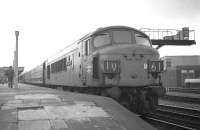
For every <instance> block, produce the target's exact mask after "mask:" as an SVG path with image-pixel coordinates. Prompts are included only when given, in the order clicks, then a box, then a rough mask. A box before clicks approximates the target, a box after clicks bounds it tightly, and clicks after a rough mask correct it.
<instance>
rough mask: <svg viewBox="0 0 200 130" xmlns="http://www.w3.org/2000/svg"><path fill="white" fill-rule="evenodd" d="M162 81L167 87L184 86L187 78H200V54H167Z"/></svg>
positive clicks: (164, 58)
mask: <svg viewBox="0 0 200 130" xmlns="http://www.w3.org/2000/svg"><path fill="white" fill-rule="evenodd" d="M162 59H163V60H164V63H165V67H166V68H165V69H166V70H165V71H164V73H163V74H162V82H163V85H164V86H165V87H184V86H185V79H198V78H200V56H197V55H194V56H165V57H163V58H162Z"/></svg>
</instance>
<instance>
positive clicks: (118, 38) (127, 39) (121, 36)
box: [113, 30, 132, 43]
mask: <svg viewBox="0 0 200 130" xmlns="http://www.w3.org/2000/svg"><path fill="white" fill-rule="evenodd" d="M113 40H114V42H115V43H132V33H131V32H130V31H123V30H121V31H113Z"/></svg>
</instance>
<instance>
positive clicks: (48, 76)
mask: <svg viewBox="0 0 200 130" xmlns="http://www.w3.org/2000/svg"><path fill="white" fill-rule="evenodd" d="M47 79H50V65H48V66H47Z"/></svg>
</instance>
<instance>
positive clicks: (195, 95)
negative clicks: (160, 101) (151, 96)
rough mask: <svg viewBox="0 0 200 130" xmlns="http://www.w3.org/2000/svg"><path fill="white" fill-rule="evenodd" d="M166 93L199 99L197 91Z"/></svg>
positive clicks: (199, 95)
mask: <svg viewBox="0 0 200 130" xmlns="http://www.w3.org/2000/svg"><path fill="white" fill-rule="evenodd" d="M167 95H168V96H177V97H189V98H197V99H199V100H200V94H197V93H182V92H167Z"/></svg>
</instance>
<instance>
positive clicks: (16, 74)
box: [14, 31, 19, 88]
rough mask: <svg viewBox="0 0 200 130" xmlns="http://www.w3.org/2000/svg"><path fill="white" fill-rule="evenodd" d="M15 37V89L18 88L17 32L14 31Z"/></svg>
mask: <svg viewBox="0 0 200 130" xmlns="http://www.w3.org/2000/svg"><path fill="white" fill-rule="evenodd" d="M15 36H16V50H15V66H14V67H15V69H14V70H15V76H14V78H15V79H14V80H15V82H14V83H15V85H14V86H15V88H18V37H19V31H15Z"/></svg>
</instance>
